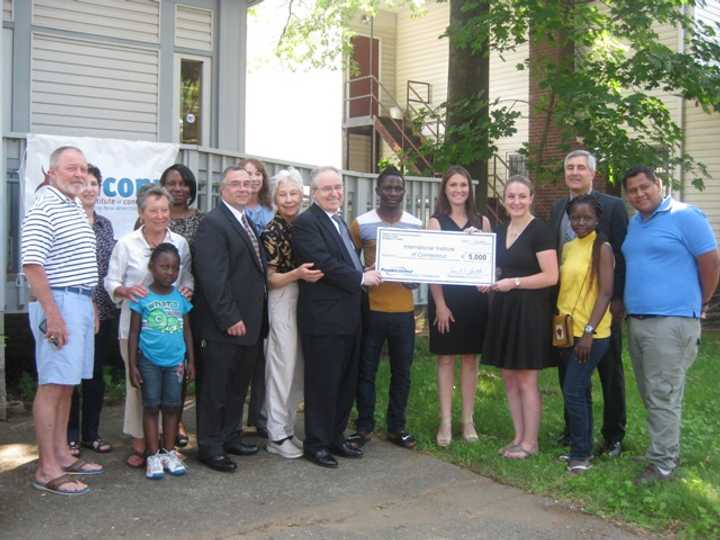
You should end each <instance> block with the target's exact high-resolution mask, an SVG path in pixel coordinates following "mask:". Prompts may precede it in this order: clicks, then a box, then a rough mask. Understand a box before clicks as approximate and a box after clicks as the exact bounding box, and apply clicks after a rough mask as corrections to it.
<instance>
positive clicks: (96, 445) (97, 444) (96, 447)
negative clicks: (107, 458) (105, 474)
mask: <svg viewBox="0 0 720 540" xmlns="http://www.w3.org/2000/svg"><path fill="white" fill-rule="evenodd" d="M80 444H82V446H83V448H89V449H90V450H93V451H95V452H97V453H98V454H107V453H108V452H112V445H111V444H110V443H109V442H107V441H104V440H102V439H101V438H100V437H98V438H97V439H95V440H94V441H83V442H82V443H80Z"/></svg>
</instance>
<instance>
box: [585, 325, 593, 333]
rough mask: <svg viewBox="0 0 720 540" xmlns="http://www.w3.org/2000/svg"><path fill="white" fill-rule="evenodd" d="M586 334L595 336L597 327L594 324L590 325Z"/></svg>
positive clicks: (586, 328) (586, 327) (587, 326)
mask: <svg viewBox="0 0 720 540" xmlns="http://www.w3.org/2000/svg"><path fill="white" fill-rule="evenodd" d="M585 333H586V334H590V335H593V333H595V327H594V326H593V325H592V324H588V325H586V326H585Z"/></svg>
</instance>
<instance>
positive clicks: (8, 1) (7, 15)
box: [3, 0, 13, 21]
mask: <svg viewBox="0 0 720 540" xmlns="http://www.w3.org/2000/svg"><path fill="white" fill-rule="evenodd" d="M12 20H13V0H3V21H12Z"/></svg>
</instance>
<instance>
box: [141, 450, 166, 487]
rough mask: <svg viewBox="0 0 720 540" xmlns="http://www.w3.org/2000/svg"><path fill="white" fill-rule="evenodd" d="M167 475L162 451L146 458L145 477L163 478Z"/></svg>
mask: <svg viewBox="0 0 720 540" xmlns="http://www.w3.org/2000/svg"><path fill="white" fill-rule="evenodd" d="M164 477H165V472H164V470H163V462H162V457H161V456H160V452H158V453H157V454H152V455H149V456H148V457H147V459H146V460H145V478H147V479H148V480H162V479H163V478H164Z"/></svg>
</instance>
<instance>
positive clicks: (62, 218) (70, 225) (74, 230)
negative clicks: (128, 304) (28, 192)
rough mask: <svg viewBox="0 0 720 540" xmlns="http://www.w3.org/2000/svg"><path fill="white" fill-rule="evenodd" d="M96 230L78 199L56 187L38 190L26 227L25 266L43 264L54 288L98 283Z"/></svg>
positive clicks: (23, 253)
mask: <svg viewBox="0 0 720 540" xmlns="http://www.w3.org/2000/svg"><path fill="white" fill-rule="evenodd" d="M95 250H96V243H95V233H94V232H93V228H92V227H91V226H90V222H89V221H88V219H87V215H86V214H85V211H84V210H83V208H82V206H81V205H80V203H79V201H78V200H77V199H71V198H69V197H67V196H66V195H64V194H63V193H62V192H61V191H59V190H58V189H56V188H55V187H53V186H48V187H46V188H44V189H42V190H40V191H38V193H37V195H36V198H35V202H34V203H33V206H32V208H30V210H28V212H27V214H26V215H25V220H24V221H23V226H22V249H21V256H20V258H21V261H22V264H23V265H26V264H37V265H40V266H42V267H43V269H44V270H45V274H46V275H47V280H48V284H49V285H50V287H87V288H92V287H94V286H95V285H97V282H98V265H97V259H96V258H95Z"/></svg>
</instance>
